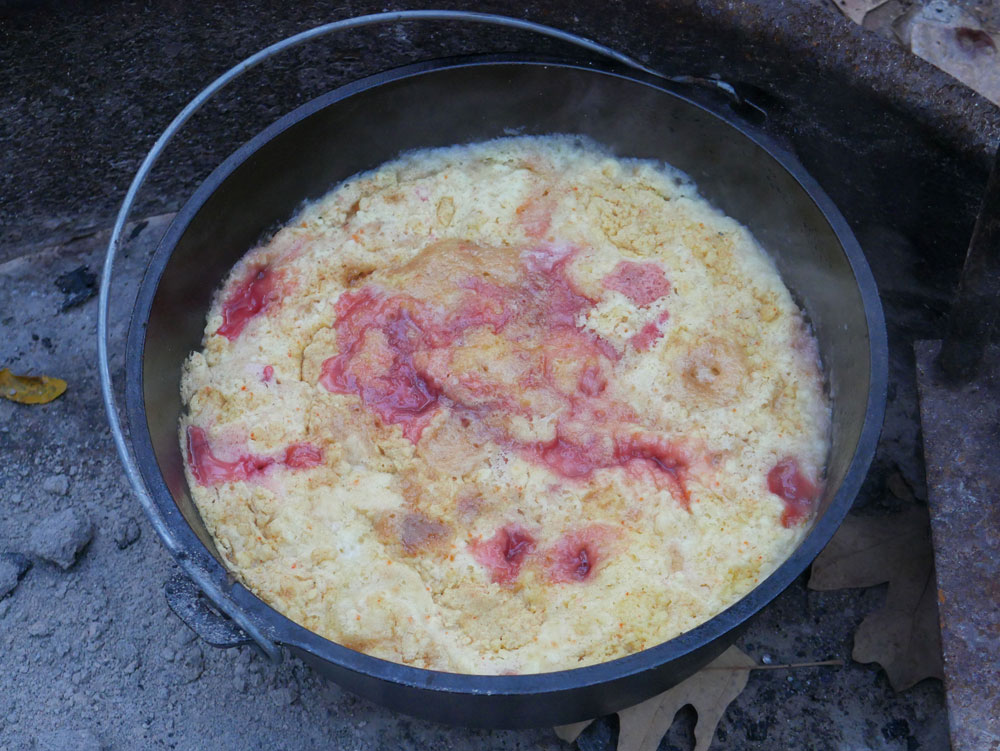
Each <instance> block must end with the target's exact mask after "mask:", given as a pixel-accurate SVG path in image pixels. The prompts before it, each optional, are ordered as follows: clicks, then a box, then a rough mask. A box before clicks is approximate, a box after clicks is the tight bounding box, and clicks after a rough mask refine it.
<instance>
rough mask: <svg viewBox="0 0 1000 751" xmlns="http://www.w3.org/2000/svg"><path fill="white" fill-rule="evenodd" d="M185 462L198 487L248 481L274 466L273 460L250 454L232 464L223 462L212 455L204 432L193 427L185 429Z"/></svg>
mask: <svg viewBox="0 0 1000 751" xmlns="http://www.w3.org/2000/svg"><path fill="white" fill-rule="evenodd" d="M187 460H188V466H189V467H190V468H191V474H193V475H194V479H195V480H197V481H198V483H199V484H200V485H218V484H220V483H223V482H237V481H240V480H249V479H250V478H251V477H253V476H254V475H257V474H259V473H260V472H263V471H264V470H265V469H267V468H268V467H269V466H271V465H272V464H274V459H271V458H269V457H264V456H254V455H252V454H245V455H243V456H241V457H240V458H239V459H237V460H236V461H232V462H227V461H223V460H222V459H220V458H219V457H217V456H216V455H215V454H213V453H212V447H211V446H209V444H208V436H206V435H205V431H204V430H202V429H201V428H198V427H195V426H194V425H189V426H188V429H187Z"/></svg>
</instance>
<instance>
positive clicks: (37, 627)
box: [28, 621, 55, 636]
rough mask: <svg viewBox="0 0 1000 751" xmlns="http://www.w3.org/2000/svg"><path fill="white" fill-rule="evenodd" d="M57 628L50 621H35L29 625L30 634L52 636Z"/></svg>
mask: <svg viewBox="0 0 1000 751" xmlns="http://www.w3.org/2000/svg"><path fill="white" fill-rule="evenodd" d="M53 631H55V629H54V628H53V627H52V624H51V623H49V622H48V621H35V622H34V623H32V624H31V625H30V626H28V636H52V632H53Z"/></svg>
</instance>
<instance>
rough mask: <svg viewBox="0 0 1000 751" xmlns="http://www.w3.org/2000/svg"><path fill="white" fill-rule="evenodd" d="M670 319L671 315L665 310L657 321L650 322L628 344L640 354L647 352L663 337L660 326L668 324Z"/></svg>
mask: <svg viewBox="0 0 1000 751" xmlns="http://www.w3.org/2000/svg"><path fill="white" fill-rule="evenodd" d="M668 318H670V314H669V313H668V312H667V311H665V310H664V311H663V312H662V313H660V315H659V317H658V318H657V319H656V321H650V322H649V323H647V324H646V325H645V326H643V327H642V328H641V329H639V331H638V333H636V334H634V335H633V336H632V338H631V339H629V340H628V343H629V344H631V345H632V346H633V347H634V348H635V349H637V350H638V351H639V352H645V351H646V350H648V349H649V348H650V347H652V346H653V345H654V344H656V342H657V341H659V339H660V337H662V336H663V329H661V328H660V324H661V323H666V322H667V319H668Z"/></svg>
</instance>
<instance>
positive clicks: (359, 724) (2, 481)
mask: <svg viewBox="0 0 1000 751" xmlns="http://www.w3.org/2000/svg"><path fill="white" fill-rule="evenodd" d="M165 226H166V219H165V218H157V219H153V220H151V221H149V222H148V223H147V224H146V225H145V227H143V229H142V230H141V231H140V232H139V233H138V234H137V236H136V237H135V238H134V240H133V242H132V243H131V245H130V246H129V248H128V252H127V255H126V258H125V259H124V267H123V275H122V277H121V278H120V279H119V280H118V287H117V289H118V293H117V294H116V295H115V307H114V309H113V311H112V320H113V321H117V325H116V326H114V327H113V335H114V336H115V337H116V339H117V340H120V338H121V336H122V334H123V333H124V320H125V319H124V317H123V316H122V315H121V314H122V311H123V310H124V309H125V307H126V306H127V305H128V301H129V294H128V290H130V289H134V286H135V284H137V282H138V279H139V276H140V274H141V271H142V268H143V264H144V261H145V258H146V257H147V255H148V253H149V252H150V250H151V248H152V247H153V245H154V243H155V240H156V238H157V237H158V236H159V234H160V233H161V232H162V231H163V229H164V228H165ZM103 240H104V237H103V236H102V235H97V236H94V237H92V238H89V239H88V240H85V241H80V242H76V243H74V244H71V245H69V246H63V247H58V248H53V249H49V250H37V249H34V250H33V251H32V252H31V253H30V254H27V255H23V256H22V257H21V258H19V259H15V260H13V261H10V262H8V263H7V264H4V265H2V266H0V311H3V328H4V331H5V338H4V342H3V345H2V346H3V352H4V359H5V361H6V362H7V363H8V364H9V365H10V366H11V367H12V368H14V370H15V371H16V372H30V373H45V374H50V375H57V376H60V377H63V378H65V379H66V380H67V381H69V389H68V390H67V392H66V394H64V395H63V396H62V397H60V398H59V399H57V400H56V401H55V402H52V403H51V404H48V405H37V406H26V405H20V404H15V403H13V402H9V401H5V400H0V455H2V457H3V464H2V467H0V503H2V507H0V508H2V514H0V554H2V556H0V583H2V582H3V581H6V582H8V583H10V582H11V576H10V571H12V570H17V569H20V568H21V567H22V566H23V565H24V564H25V563H27V562H29V561H30V562H33V564H34V565H33V566H31V567H30V568H29V569H27V570H26V571H23V572H22V571H19V573H18V574H17V575H15V576H14V577H13V578H14V579H17V576H21V578H20V580H19V581H15V583H14V586H12V587H10V591H9V592H8V594H7V595H6V596H4V597H3V598H2V599H0V751H20V750H21V749H32V748H34V749H38V750H39V751H41V750H42V749H44V750H45V751H50V750H51V751H64V750H65V751H70V750H71V749H72V750H73V751H76V750H77V749H84V750H89V749H114V750H117V749H132V748H150V749H161V748H162V749H194V748H208V747H212V748H217V749H244V748H280V749H287V750H289V751H295V750H298V749H314V748H343V749H375V748H450V749H512V748H533V749H553V750H554V749H559V748H565V747H566V744H563V743H562V742H561V741H559V740H558V739H557V738H556V737H555V735H554V734H553V733H552V731H550V730H548V729H542V730H527V731H483V730H470V729H465V728H452V727H446V726H442V725H435V724H432V723H426V722H422V721H419V720H414V719H411V718H408V717H405V716H403V715H399V714H396V713H394V712H390V711H388V710H386V709H383V708H381V707H379V706H377V705H375V704H372V703H370V702H368V701H365V700H362V699H358V698H355V697H354V696H352V695H350V694H348V693H346V692H344V691H342V690H341V689H339V688H338V687H337V686H336V685H335V684H333V683H330V682H328V681H326V680H325V679H323V678H320V677H319V676H317V675H316V674H315V673H313V671H312V670H310V669H309V668H307V667H305V666H304V665H302V664H301V663H299V662H298V661H297V660H295V659H293V658H288V659H286V660H285V661H284V662H282V663H281V664H280V665H274V664H271V663H270V662H268V661H266V660H265V659H264V658H262V657H260V656H259V655H258V654H257V653H256V652H255V651H254V650H253V649H251V648H249V647H243V648H239V649H232V650H228V651H223V650H217V649H215V648H213V647H210V646H207V645H205V644H203V643H201V642H199V640H198V639H196V637H195V635H194V634H193V633H192V632H191V631H190V630H189V629H188V628H187V626H185V625H184V624H183V623H182V622H181V621H180V620H179V619H178V618H177V617H176V616H175V615H174V614H173V613H172V612H171V611H170V610H169V608H168V607H167V604H166V601H165V599H164V596H163V584H164V582H165V581H166V580H167V579H168V578H170V576H172V575H173V574H175V573H177V571H178V568H177V566H176V565H175V564H174V562H173V561H172V560H171V558H170V557H169V555H168V554H167V553H166V552H165V550H164V549H163V547H162V546H161V544H160V541H159V539H158V538H157V536H156V534H155V533H154V532H153V531H152V529H151V528H150V526H149V524H148V522H147V520H146V518H145V517H144V516H143V515H142V512H141V509H140V507H139V505H138V502H137V501H136V500H135V499H134V498H133V496H132V493H131V491H130V489H129V488H128V486H127V484H126V482H125V479H124V476H123V472H122V469H121V466H120V464H119V462H118V458H117V456H116V455H115V452H114V448H113V445H112V442H111V439H110V436H109V433H108V428H107V425H106V420H105V415H104V411H103V406H102V404H101V400H100V396H99V386H98V380H97V374H96V369H95V366H94V363H95V357H96V332H95V319H96V306H97V300H95V299H92V300H89V301H87V302H85V303H84V304H82V305H80V306H76V307H71V308H68V309H65V310H64V309H63V297H64V296H63V293H62V292H61V291H60V290H59V289H58V288H57V286H56V285H55V284H54V283H53V281H52V280H53V278H54V277H55V276H57V275H58V274H60V273H63V272H64V271H65V270H72V269H74V268H77V267H79V266H80V265H85V266H86V267H87V268H89V269H91V270H95V269H97V268H98V267H99V263H100V257H99V256H100V253H101V250H102V247H101V246H102V242H103ZM46 341H47V342H48V344H45V343H44V342H46ZM112 364H113V366H114V367H118V368H120V365H121V361H120V357H115V359H114V360H113V363H112ZM899 372H905V371H903V370H900V371H899ZM911 378H912V376H911ZM904 380H905V379H904ZM895 393H896V397H895V398H894V399H893V401H892V402H891V403H890V414H889V418H888V420H887V424H886V435H885V440H884V441H883V447H882V450H881V453H880V456H879V459H878V461H877V462H876V468H875V470H873V473H872V476H871V477H870V478H869V482H868V488H867V489H866V491H865V492H864V493H863V495H862V498H861V499H860V501H859V503H860V504H861V505H863V506H867V507H869V512H873V513H885V512H887V511H889V510H891V509H892V508H893V507H894V506H895V505H898V501H895V500H893V498H892V496H891V495H890V494H889V493H888V492H887V491H886V490H885V483H886V478H887V476H888V472H889V471H890V469H892V471H895V467H896V466H897V465H898V466H899V467H900V468H901V469H902V471H903V474H904V475H906V476H907V477H908V479H909V481H910V483H911V484H912V485H914V486H915V487H916V488H917V489H918V492H919V488H920V481H919V478H920V474H919V473H920V472H921V469H922V468H921V467H920V466H919V463H918V462H916V461H915V460H914V457H915V456H917V454H916V451H915V446H914V443H913V441H914V440H915V428H914V427H913V422H912V420H913V418H912V412H913V411H914V410H915V409H916V404H915V396H914V393H913V388H912V384H909V383H906V382H899V383H897V384H896V389H895ZM70 559H73V560H72V561H71V560H70ZM67 562H69V565H68V567H66V568H63V566H62V564H63V563H67ZM11 564H12V566H11ZM5 566H7V568H5ZM4 571H7V572H8V573H7V577H6V579H4ZM883 599H884V588H872V589H864V590H842V591H834V592H812V591H809V590H807V589H806V588H805V577H801V578H800V579H799V580H798V581H797V582H796V583H795V584H794V585H793V586H792V587H791V588H790V589H789V590H788V591H786V592H785V593H784V594H783V595H782V596H781V597H779V598H778V599H777V600H776V601H775V602H774V603H773V604H772V605H771V606H770V607H768V608H767V609H765V610H764V611H763V613H762V614H761V615H760V617H759V618H758V619H757V620H756V621H755V622H754V623H753V624H752V625H751V627H750V628H749V630H748V631H747V632H746V634H745V635H744V636H743V638H742V639H740V641H739V642H738V644H739V646H741V647H742V648H743V649H744V650H745V651H746V652H747V653H749V654H750V655H751V656H753V657H754V658H755V659H757V660H758V661H759V662H761V663H763V664H768V663H794V662H805V661H814V660H828V659H838V658H839V659H842V660H844V662H845V665H844V666H843V667H832V668H831V667H819V668H800V669H793V670H768V671H756V672H754V673H752V674H751V676H750V681H749V684H748V685H747V688H746V690H745V691H744V692H743V693H742V694H741V695H740V696H739V697H738V698H737V699H736V701H735V702H733V704H732V705H731V706H730V707H729V710H728V711H727V713H726V715H725V717H724V718H723V720H722V722H721V724H720V726H719V729H718V732H717V734H716V737H715V742H714V744H713V747H712V748H713V749H787V748H801V747H806V746H808V747H811V748H837V749H885V750H887V751H888V750H889V749H891V750H893V751H896V750H900V751H902V750H903V749H906V750H907V751H910V750H912V749H920V748H923V749H940V748H945V747H946V745H947V718H946V714H945V710H944V706H943V691H942V687H941V684H940V682H938V681H935V680H926V681H923V682H922V683H920V684H918V685H917V686H916V687H915V688H914V689H911V690H910V691H908V692H906V693H904V694H900V695H897V694H895V693H894V692H893V691H892V689H891V687H890V686H889V683H888V681H887V679H886V677H885V675H884V674H883V673H882V671H881V670H880V669H879V668H878V667H877V666H875V665H859V664H857V663H853V662H851V660H850V652H851V646H852V636H853V633H854V630H855V628H856V627H857V626H858V624H859V623H860V622H861V620H862V619H863V618H864V617H865V615H867V614H868V613H869V612H871V611H872V610H874V609H876V608H878V607H879V606H880V605H881V603H882V601H883ZM693 723H694V713H693V712H692V711H691V710H690V709H688V710H685V711H683V712H681V713H680V715H679V716H678V719H677V721H676V722H675V723H674V726H673V727H672V728H671V730H670V732H669V733H668V734H667V735H666V737H665V738H664V741H663V743H662V744H661V749H671V750H678V751H679V750H681V749H690V748H692V744H693V741H692V737H691V730H692V727H693ZM616 736H617V720H616V719H614V718H605V719H602V720H601V721H599V722H597V723H595V724H594V725H592V726H591V727H590V728H588V729H587V731H585V732H584V734H583V735H582V736H581V738H580V739H579V740H578V741H577V746H578V747H579V748H580V749H582V750H583V751H598V750H600V751H603V750H604V749H609V748H612V747H613V744H614V740H615V738H616Z"/></svg>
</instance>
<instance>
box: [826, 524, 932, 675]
mask: <svg viewBox="0 0 1000 751" xmlns="http://www.w3.org/2000/svg"><path fill="white" fill-rule="evenodd" d="M885 582H888V583H889V591H888V593H887V594H886V600H885V606H884V607H883V608H882V609H881V610H878V611H876V612H874V613H871V614H869V615H868V617H866V618H865V619H864V621H862V622H861V625H860V626H859V627H858V630H857V631H856V632H855V634H854V651H853V653H852V655H851V656H852V657H853V658H854V659H855V660H857V661H858V662H877V663H879V664H880V665H882V667H883V668H884V669H885V672H886V674H887V675H888V676H889V682H890V683H891V684H892V687H893V689H895V690H896V691H905V690H906V689H908V688H910V687H911V686H913V685H915V684H916V683H918V682H919V681H921V680H923V679H924V678H942V679H943V677H944V666H943V663H942V658H941V632H940V629H939V626H938V614H937V600H936V586H935V576H934V552H933V549H932V547H931V539H930V522H929V520H928V516H927V510H926V509H925V508H923V507H920V506H913V507H910V508H908V509H906V510H905V511H901V512H899V513H897V514H894V515H892V516H889V517H875V518H869V517H865V518H862V517H854V516H849V517H848V518H847V519H845V520H844V523H843V524H842V525H841V527H840V529H839V530H838V531H837V534H836V535H834V537H833V539H832V540H831V541H830V544H829V545H827V546H826V548H824V550H823V552H822V553H820V555H819V557H818V558H816V561H815V562H814V563H813V568H812V575H811V576H810V578H809V588H810V589H815V590H830V589H850V588H855V587H873V586H875V585H876V584H883V583H885Z"/></svg>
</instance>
